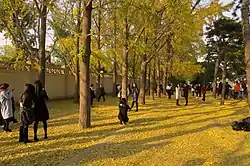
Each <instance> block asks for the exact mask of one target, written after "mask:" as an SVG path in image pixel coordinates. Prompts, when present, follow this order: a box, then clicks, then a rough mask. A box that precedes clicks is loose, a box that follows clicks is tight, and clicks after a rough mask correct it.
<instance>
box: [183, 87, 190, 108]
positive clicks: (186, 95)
mask: <svg viewBox="0 0 250 166" xmlns="http://www.w3.org/2000/svg"><path fill="white" fill-rule="evenodd" d="M188 92H189V86H188V85H187V84H184V87H183V96H184V98H185V101H186V104H185V106H187V105H188Z"/></svg>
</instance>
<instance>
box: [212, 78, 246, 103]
mask: <svg viewBox="0 0 250 166" xmlns="http://www.w3.org/2000/svg"><path fill="white" fill-rule="evenodd" d="M222 88H223V85H222V82H220V83H219V85H218V86H217V87H216V90H217V96H221V94H222ZM245 96H247V84H246V83H245V82H243V81H242V82H239V81H235V82H234V85H233V87H232V86H231V85H230V84H229V83H228V82H226V85H225V99H227V98H229V97H231V98H233V99H242V98H244V97H245Z"/></svg>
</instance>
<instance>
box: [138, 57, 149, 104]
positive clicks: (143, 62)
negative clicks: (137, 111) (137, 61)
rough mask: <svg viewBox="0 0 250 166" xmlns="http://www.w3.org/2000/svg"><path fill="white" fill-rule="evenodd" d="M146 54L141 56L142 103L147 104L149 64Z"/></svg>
mask: <svg viewBox="0 0 250 166" xmlns="http://www.w3.org/2000/svg"><path fill="white" fill-rule="evenodd" d="M146 56H147V55H146V54H143V55H141V86H140V103H141V104H143V105H144V104H145V103H146V101H145V90H146V81H147V63H146V60H147V59H146V58H147V57H146Z"/></svg>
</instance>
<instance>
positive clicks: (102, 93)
mask: <svg viewBox="0 0 250 166" xmlns="http://www.w3.org/2000/svg"><path fill="white" fill-rule="evenodd" d="M105 95H106V92H105V89H104V87H103V85H102V84H100V87H99V88H98V89H97V90H96V96H97V101H98V102H100V99H101V98H102V99H103V101H104V102H105Z"/></svg>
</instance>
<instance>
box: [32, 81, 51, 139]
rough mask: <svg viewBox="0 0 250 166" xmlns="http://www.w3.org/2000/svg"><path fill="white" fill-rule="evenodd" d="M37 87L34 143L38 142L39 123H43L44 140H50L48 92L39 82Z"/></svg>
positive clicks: (36, 83) (36, 84)
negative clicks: (48, 129)
mask: <svg viewBox="0 0 250 166" xmlns="http://www.w3.org/2000/svg"><path fill="white" fill-rule="evenodd" d="M34 86H35V108H34V114H35V123H34V141H38V138H37V130H38V124H39V122H43V130H44V139H47V138H48V133H47V128H48V125H47V120H48V119H49V111H48V108H47V105H46V101H48V100H49V97H48V95H47V92H46V90H45V89H44V88H43V86H42V83H41V81H39V80H37V81H35V83H34Z"/></svg>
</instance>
